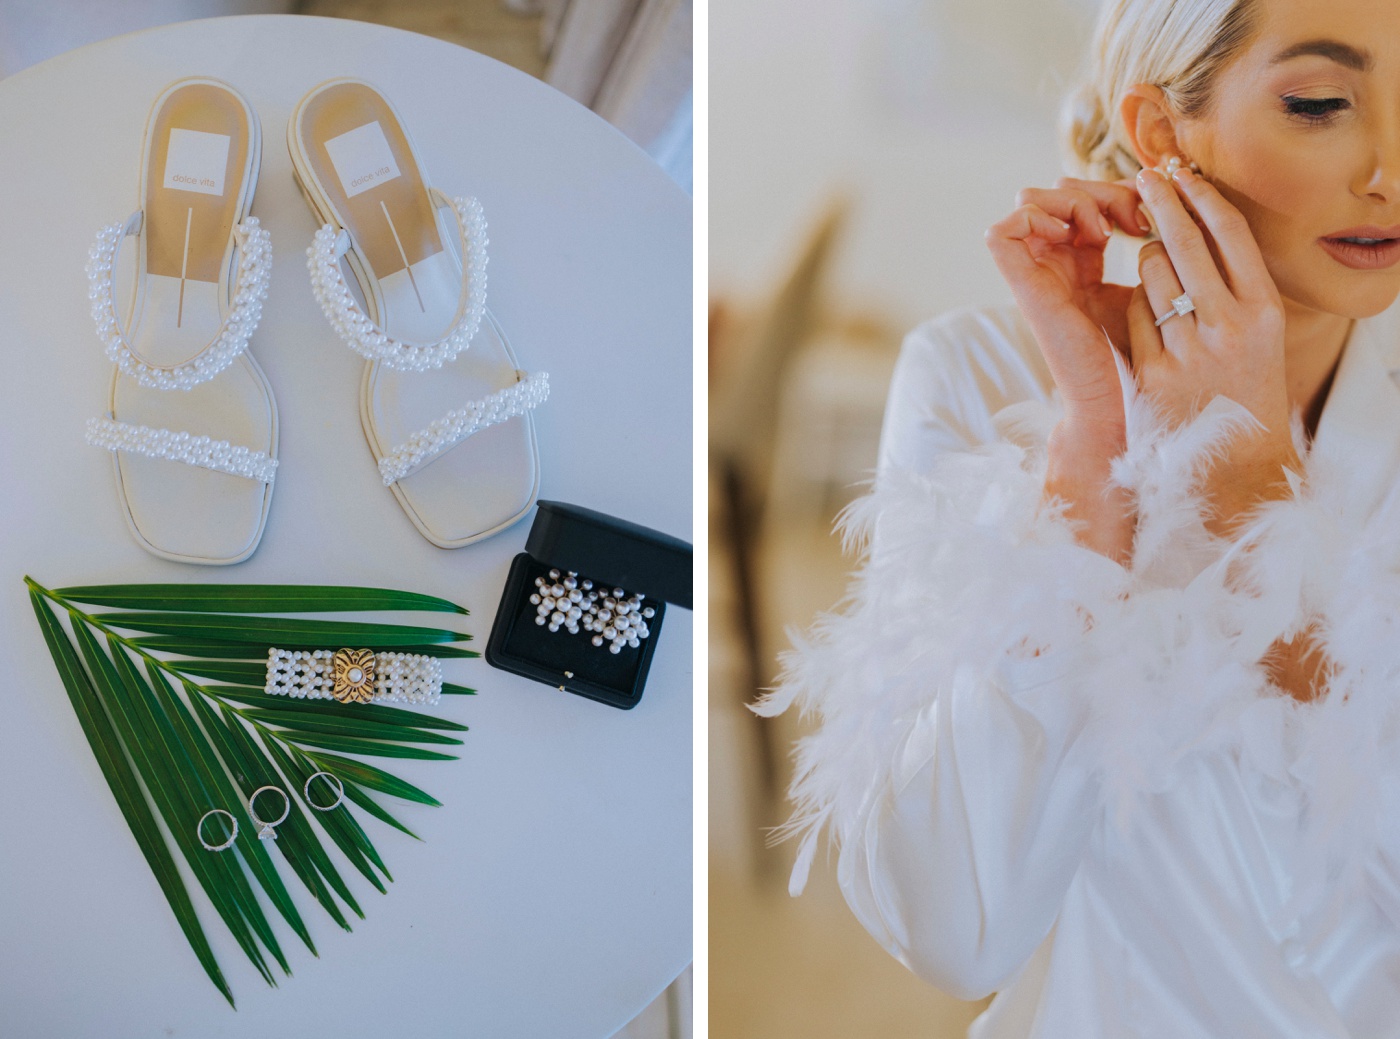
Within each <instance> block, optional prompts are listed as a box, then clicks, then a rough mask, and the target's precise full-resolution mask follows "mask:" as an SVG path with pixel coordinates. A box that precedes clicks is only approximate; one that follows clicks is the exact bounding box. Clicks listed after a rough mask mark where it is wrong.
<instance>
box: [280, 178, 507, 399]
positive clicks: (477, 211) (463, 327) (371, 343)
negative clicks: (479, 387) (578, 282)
mask: <svg viewBox="0 0 1400 1039" xmlns="http://www.w3.org/2000/svg"><path fill="white" fill-rule="evenodd" d="M429 195H430V196H431V198H432V201H433V203H434V204H435V205H436V206H437V207H438V208H440V209H443V208H445V209H450V210H451V211H452V215H453V216H455V217H456V218H457V235H458V244H459V245H460V247H461V251H460V253H459V255H460V256H461V257H462V291H461V295H460V296H459V297H458V301H457V314H456V316H455V317H454V319H453V322H452V327H451V329H450V330H449V331H448V333H447V335H445V336H444V337H443V338H442V339H440V340H438V341H437V342H436V343H431V344H428V345H424V346H417V345H414V344H412V343H405V342H402V341H401V340H398V339H394V338H393V337H392V336H388V335H385V334H384V332H382V331H381V330H380V329H378V328H376V327H375V324H374V322H372V321H371V320H370V319H369V318H368V317H367V316H366V315H365V312H364V311H363V310H361V309H360V306H359V304H358V303H356V302H355V297H354V296H353V295H352V294H351V292H350V287H349V286H348V285H346V284H345V277H344V275H343V274H342V273H341V271H340V258H341V257H342V256H344V255H345V254H346V253H347V252H348V251H349V249H350V244H351V243H350V235H349V232H347V231H342V230H338V229H337V228H336V227H335V226H334V225H332V224H326V225H325V226H324V227H322V228H321V229H320V230H319V231H317V232H316V236H315V238H314V239H313V240H312V244H311V247H310V248H309V249H307V250H306V256H307V262H306V266H307V269H308V270H309V271H310V272H311V291H312V293H313V294H314V295H315V296H316V301H317V302H318V303H320V304H321V310H322V311H323V312H324V313H325V315H326V320H327V321H329V322H330V325H331V327H332V328H333V329H335V331H336V333H337V334H338V335H339V336H340V338H341V339H343V340H344V341H345V343H346V345H347V346H349V347H350V348H351V349H352V350H354V351H355V352H356V353H359V354H363V355H364V356H365V357H367V358H369V359H370V360H372V361H382V362H383V363H384V364H387V365H388V366H389V367H391V368H397V369H399V370H401V371H414V372H421V371H425V370H426V369H429V368H441V367H442V366H443V365H444V364H446V363H447V362H448V361H451V360H452V359H453V358H455V357H456V356H457V355H458V354H459V353H461V352H462V351H463V350H465V349H466V348H467V347H468V346H469V345H470V344H471V341H472V337H473V336H475V335H476V330H477V329H478V328H479V327H481V318H482V315H483V314H484V313H485V312H486V245H487V238H486V217H485V215H484V214H483V213H482V209H481V203H479V202H478V201H477V200H476V199H474V198H448V197H447V196H446V195H444V194H443V193H442V192H441V191H439V190H438V189H437V188H431V189H429Z"/></svg>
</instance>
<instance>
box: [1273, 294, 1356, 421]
mask: <svg viewBox="0 0 1400 1039" xmlns="http://www.w3.org/2000/svg"><path fill="white" fill-rule="evenodd" d="M1283 306H1284V318H1285V321H1286V322H1287V323H1286V325H1285V331H1284V340H1283V356H1284V375H1285V379H1286V380H1287V384H1288V385H1287V388H1288V407H1289V410H1290V411H1294V410H1297V409H1301V410H1302V414H1303V429H1304V430H1305V431H1306V432H1307V435H1308V439H1309V440H1312V438H1313V434H1314V433H1316V432H1317V424H1318V422H1319V421H1320V420H1321V418H1322V408H1323V405H1325V404H1326V403H1327V393H1328V391H1329V390H1330V389H1331V388H1332V377H1333V376H1334V375H1335V374H1336V372H1337V362H1338V361H1340V360H1341V357H1342V348H1343V347H1344V346H1346V341H1347V336H1348V335H1350V333H1351V327H1352V325H1353V323H1354V322H1353V321H1352V319H1351V318H1346V317H1341V316H1339V315H1337V314H1327V313H1324V312H1322V311H1319V310H1313V309H1311V308H1309V307H1304V306H1301V305H1299V304H1297V303H1293V302H1292V301H1290V300H1284V304H1283Z"/></svg>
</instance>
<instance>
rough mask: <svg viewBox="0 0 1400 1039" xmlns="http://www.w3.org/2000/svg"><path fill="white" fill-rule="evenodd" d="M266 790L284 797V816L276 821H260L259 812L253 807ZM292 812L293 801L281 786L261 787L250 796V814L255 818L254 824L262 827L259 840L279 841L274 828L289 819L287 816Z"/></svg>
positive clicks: (259, 831) (280, 816)
mask: <svg viewBox="0 0 1400 1039" xmlns="http://www.w3.org/2000/svg"><path fill="white" fill-rule="evenodd" d="M264 790H271V791H273V792H274V793H277V794H281V795H282V814H281V815H279V816H278V817H277V818H276V819H260V818H259V817H258V810H257V809H256V808H254V807H253V802H254V801H256V800H257V799H258V795H259V794H261V793H262V792H263V791H264ZM291 810H292V799H291V798H290V797H288V796H287V791H285V790H283V789H282V788H281V787H280V786H260V787H258V788H257V789H256V790H254V791H253V792H252V793H251V794H249V795H248V814H249V815H251V816H252V817H253V822H255V823H257V824H258V825H259V826H260V827H262V828H261V829H260V830H258V840H260V841H266V840H274V841H275V840H276V839H277V833H276V831H275V830H273V827H274V826H276V825H277V824H278V823H280V822H282V820H284V819H285V818H287V814H288V813H289V812H291Z"/></svg>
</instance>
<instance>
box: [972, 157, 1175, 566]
mask: <svg viewBox="0 0 1400 1039" xmlns="http://www.w3.org/2000/svg"><path fill="white" fill-rule="evenodd" d="M1115 223H1116V224H1117V225H1118V226H1119V227H1121V228H1122V229H1123V230H1124V231H1126V232H1127V233H1128V234H1131V235H1138V236H1141V235H1144V234H1146V233H1147V232H1148V230H1149V225H1148V224H1147V221H1146V220H1144V219H1143V216H1142V214H1141V212H1140V211H1139V209H1138V195H1137V192H1136V191H1135V190H1134V189H1133V187H1131V186H1130V185H1129V184H1125V183H1119V184H1108V183H1104V182H1101V181H1086V180H1061V181H1060V182H1059V183H1058V184H1057V185H1056V186H1055V187H1054V188H1053V189H1042V188H1028V189H1026V190H1025V191H1022V192H1021V193H1020V194H1019V195H1018V196H1017V198H1016V210H1015V211H1014V212H1012V213H1011V215H1010V216H1008V217H1007V218H1006V219H1004V220H1002V221H1000V222H999V223H997V224H994V225H993V226H992V227H991V228H990V229H989V230H988V231H987V246H988V248H990V249H991V252H992V257H993V259H995V261H996V264H997V267H998V268H999V269H1000V271H1001V274H1002V277H1004V278H1005V279H1006V281H1007V283H1008V284H1009V285H1010V286H1011V291H1012V293H1013V295H1015V297H1016V302H1017V304H1018V305H1019V307H1020V310H1021V313H1022V314H1023V315H1024V316H1025V318H1026V321H1027V322H1028V323H1029V324H1030V326H1031V330H1032V332H1033V333H1034V334H1035V338H1036V342H1037V343H1038V344H1039V346H1040V351H1041V353H1042V354H1043V355H1044V356H1045V360H1046V364H1047V365H1048V367H1049V368H1050V374H1051V376H1052V377H1053V378H1054V380H1055V385H1056V386H1057V387H1058V388H1059V391H1060V396H1061V398H1062V399H1063V401H1064V405H1065V417H1064V419H1063V420H1062V421H1061V422H1060V424H1059V425H1058V426H1057V427H1056V429H1055V432H1054V434H1053V435H1052V436H1051V438H1050V443H1049V445H1048V448H1049V471H1048V473H1047V475H1046V481H1045V490H1046V494H1047V496H1049V497H1053V498H1058V499H1061V500H1063V501H1065V502H1067V503H1068V505H1069V509H1068V515H1069V516H1070V518H1071V519H1074V520H1077V521H1078V522H1079V523H1080V531H1079V540H1080V542H1081V543H1082V544H1084V545H1086V546H1087V547H1089V548H1092V549H1094V550H1095V551H1098V552H1101V553H1102V554H1103V555H1106V556H1108V557H1109V558H1110V559H1117V560H1119V561H1120V562H1126V560H1127V558H1128V555H1129V553H1130V551H1131V549H1132V535H1133V519H1132V513H1131V510H1130V507H1129V502H1128V498H1127V494H1126V492H1124V491H1123V489H1122V488H1119V487H1116V486H1114V485H1113V483H1112V481H1111V479H1110V466H1111V464H1112V461H1113V459H1114V458H1116V457H1118V455H1120V454H1122V453H1123V450H1124V448H1125V447H1126V441H1125V433H1124V417H1123V395H1122V390H1121V388H1120V386H1119V383H1118V371H1117V366H1116V365H1115V363H1114V358H1113V353H1112V346H1111V345H1110V344H1111V343H1114V344H1120V345H1123V346H1126V344H1127V342H1128V303H1129V300H1130V299H1131V297H1132V290H1131V289H1129V288H1127V287H1125V286H1122V285H1111V284H1105V283H1104V281H1103V253H1104V247H1105V246H1106V245H1107V244H1108V241H1109V238H1110V237H1111V236H1112V233H1113V225H1114V224H1115Z"/></svg>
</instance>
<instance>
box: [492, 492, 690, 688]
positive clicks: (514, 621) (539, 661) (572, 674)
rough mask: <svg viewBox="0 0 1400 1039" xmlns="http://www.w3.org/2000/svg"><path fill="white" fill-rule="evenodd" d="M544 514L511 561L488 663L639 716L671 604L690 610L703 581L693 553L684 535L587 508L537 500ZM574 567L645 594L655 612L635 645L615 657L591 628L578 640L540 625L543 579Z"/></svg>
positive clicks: (538, 515) (628, 590)
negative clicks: (537, 596)
mask: <svg viewBox="0 0 1400 1039" xmlns="http://www.w3.org/2000/svg"><path fill="white" fill-rule="evenodd" d="M536 504H537V505H538V506H539V511H538V513H536V515H535V521H534V524H533V525H532V526H531V527H530V535H529V537H527V538H526V539H525V551H524V552H521V553H520V554H519V555H517V556H516V557H515V558H514V559H513V560H512V561H511V564H510V575H509V576H508V577H507V578H506V586H505V590H504V591H503V592H502V593H501V605H500V608H499V609H498V610H497V611H496V620H495V623H494V624H492V625H491V637H490V639H489V640H488V641H487V643H486V662H487V663H488V664H490V665H491V666H492V667H496V668H500V669H501V670H502V671H509V672H511V673H512V674H517V675H523V676H524V677H526V678H533V679H534V680H535V681H536V682H543V683H544V684H545V685H551V686H554V687H555V688H557V689H560V690H562V691H565V692H570V693H577V694H578V695H579V696H586V697H588V698H589V699H590V700H597V701H598V702H599V703H605V704H609V705H611V706H613V707H620V708H622V709H623V710H630V709H631V708H633V707H635V706H637V703H638V702H639V701H640V700H641V698H642V689H643V687H644V686H645V685H646V680H647V671H648V669H649V668H650V667H651V657H652V654H653V653H654V652H656V644H657V641H658V640H659V639H660V637H661V629H662V621H663V619H664V618H665V616H666V606H667V604H670V605H673V606H681V607H684V608H685V609H687V610H688V609H690V606H691V594H692V589H693V585H694V579H693V575H692V572H691V554H692V553H691V547H690V545H689V544H688V543H686V542H684V541H681V540H680V539H679V538H674V537H671V536H670V535H669V534H663V533H661V532H660V531H657V530H652V529H650V528H649V527H643V526H639V525H638V524H636V523H629V522H628V521H627V520H622V519H618V518H617V517H615V516H608V515H606V514H604V513H601V512H595V511H594V510H592V509H585V508H583V507H582V506H579V505H569V504H566V503H564V502H558V501H540V502H537V503H536ZM550 570H558V571H560V573H561V574H563V573H565V572H568V571H573V572H575V573H577V574H578V575H579V578H580V580H582V579H583V578H589V579H591V580H593V581H594V582H596V583H597V584H600V585H607V586H608V587H609V588H621V589H623V590H624V591H625V592H626V593H627V594H628V595H633V594H636V593H641V594H642V595H644V596H645V599H644V600H643V603H644V605H646V606H650V607H652V609H654V610H655V611H656V613H655V615H654V616H653V617H652V618H650V619H649V620H648V621H647V627H648V628H649V629H650V635H649V636H648V637H647V638H645V639H643V640H641V645H640V646H638V647H637V648H636V649H632V648H630V647H624V648H623V649H622V651H621V652H620V653H612V652H609V650H608V647H607V645H606V644H604V645H602V646H594V645H593V643H592V642H591V641H590V636H589V634H588V632H586V631H580V632H579V633H578V634H577V635H570V634H569V633H568V632H567V631H565V630H564V629H562V628H561V629H560V630H558V631H550V630H549V628H548V626H546V625H540V624H537V623H536V622H535V618H536V614H537V610H538V607H536V606H535V605H533V604H532V603H531V602H530V594H531V593H532V592H534V591H535V590H536V586H535V578H537V577H543V578H545V579H546V580H548V579H549V572H550Z"/></svg>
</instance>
